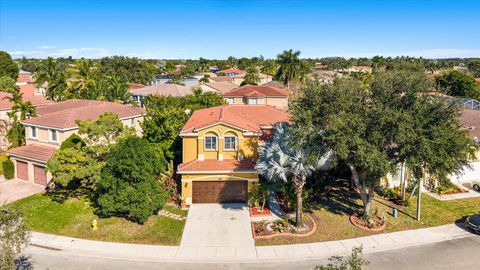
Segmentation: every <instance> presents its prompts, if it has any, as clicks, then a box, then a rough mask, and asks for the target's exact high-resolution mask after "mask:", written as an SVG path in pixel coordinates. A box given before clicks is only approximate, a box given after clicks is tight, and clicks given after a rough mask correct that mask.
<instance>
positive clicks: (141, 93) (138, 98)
mask: <svg viewBox="0 0 480 270" xmlns="http://www.w3.org/2000/svg"><path fill="white" fill-rule="evenodd" d="M130 92H131V93H132V99H133V101H135V102H137V103H138V104H139V105H140V106H141V107H142V108H143V107H144V104H143V99H144V98H145V97H147V96H149V95H161V96H174V97H183V96H186V95H189V94H191V93H192V87H188V86H183V85H179V84H173V83H166V84H157V85H150V86H145V87H142V88H137V89H134V90H132V91H130Z"/></svg>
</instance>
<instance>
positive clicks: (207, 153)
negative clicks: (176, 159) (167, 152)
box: [182, 124, 258, 163]
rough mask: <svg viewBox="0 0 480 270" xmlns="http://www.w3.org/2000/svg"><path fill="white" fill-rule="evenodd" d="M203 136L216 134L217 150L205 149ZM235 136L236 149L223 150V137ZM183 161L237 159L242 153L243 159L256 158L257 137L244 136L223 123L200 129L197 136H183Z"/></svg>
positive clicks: (239, 131)
mask: <svg viewBox="0 0 480 270" xmlns="http://www.w3.org/2000/svg"><path fill="white" fill-rule="evenodd" d="M205 136H216V137H217V138H218V146H217V150H205ZM225 136H236V137H237V149H236V150H225V149H224V137H225ZM182 148H183V163H187V162H190V161H192V160H195V159H219V160H221V159H237V158H238V157H239V155H243V157H244V158H245V159H250V160H256V159H257V158H258V149H257V148H258V137H257V136H244V135H243V132H242V131H241V130H239V129H236V128H233V127H230V126H228V125H225V124H217V125H214V126H211V127H209V128H206V129H203V130H200V131H199V132H198V133H197V136H188V137H184V138H183V146H182Z"/></svg>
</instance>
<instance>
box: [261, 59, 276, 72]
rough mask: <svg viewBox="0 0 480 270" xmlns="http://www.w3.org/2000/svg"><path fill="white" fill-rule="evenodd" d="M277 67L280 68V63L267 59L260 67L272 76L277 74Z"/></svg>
mask: <svg viewBox="0 0 480 270" xmlns="http://www.w3.org/2000/svg"><path fill="white" fill-rule="evenodd" d="M277 69H278V65H277V63H276V62H275V61H273V60H266V61H264V62H263V65H262V68H261V69H260V71H261V72H262V73H263V74H267V75H270V76H275V74H277Z"/></svg>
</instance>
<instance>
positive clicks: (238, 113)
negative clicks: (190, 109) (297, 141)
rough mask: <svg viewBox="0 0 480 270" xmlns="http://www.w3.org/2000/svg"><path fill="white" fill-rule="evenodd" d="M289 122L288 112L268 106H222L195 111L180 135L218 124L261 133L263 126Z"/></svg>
mask: <svg viewBox="0 0 480 270" xmlns="http://www.w3.org/2000/svg"><path fill="white" fill-rule="evenodd" d="M287 121H289V115H288V113H287V112H286V111H284V110H281V109H279V108H275V107H271V106H267V105H222V106H216V107H212V108H207V109H203V110H198V111H195V112H194V113H193V114H192V116H191V117H190V119H188V121H187V123H186V124H185V126H184V127H183V128H182V130H181V131H180V134H183V133H191V132H195V130H197V129H201V128H203V127H207V126H210V125H213V124H216V123H224V124H228V125H232V126H235V127H238V128H239V129H244V130H247V131H250V132H260V131H261V127H262V126H272V125H274V124H276V123H279V122H287Z"/></svg>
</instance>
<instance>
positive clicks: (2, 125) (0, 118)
mask: <svg viewBox="0 0 480 270" xmlns="http://www.w3.org/2000/svg"><path fill="white" fill-rule="evenodd" d="M9 97H10V98H11V97H12V94H10V93H5V92H0V152H2V151H4V150H5V149H7V147H8V145H9V142H8V140H7V132H8V129H9V128H10V125H11V120H10V118H9V117H8V115H7V113H8V112H9V111H11V110H12V107H13V103H12V102H10V101H9V100H8V99H7V98H9ZM22 99H23V101H25V102H26V101H30V102H31V103H32V105H33V106H35V107H37V108H38V107H41V106H46V105H50V104H52V103H53V102H52V101H49V100H46V99H45V98H43V97H38V96H28V95H24V96H23V97H22Z"/></svg>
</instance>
